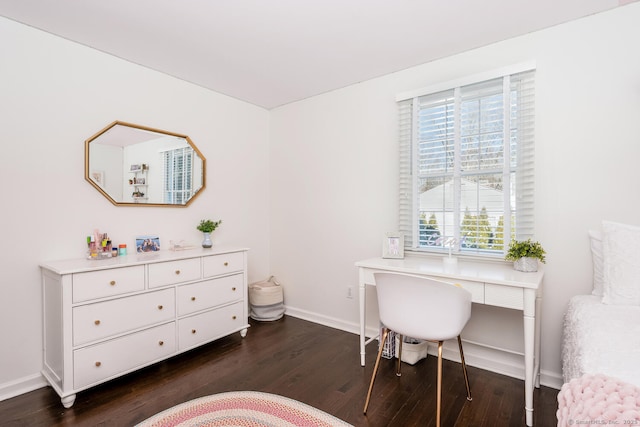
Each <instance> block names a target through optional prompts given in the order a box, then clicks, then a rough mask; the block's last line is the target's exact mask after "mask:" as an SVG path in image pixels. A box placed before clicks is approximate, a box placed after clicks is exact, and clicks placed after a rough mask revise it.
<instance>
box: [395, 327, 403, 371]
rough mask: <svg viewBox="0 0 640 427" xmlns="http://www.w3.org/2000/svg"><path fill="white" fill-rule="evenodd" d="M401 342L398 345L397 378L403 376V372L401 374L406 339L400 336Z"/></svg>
mask: <svg viewBox="0 0 640 427" xmlns="http://www.w3.org/2000/svg"><path fill="white" fill-rule="evenodd" d="M398 338H399V342H400V344H398V367H397V369H396V376H397V377H400V376H402V372H400V366H402V341H404V337H403V336H402V335H398Z"/></svg>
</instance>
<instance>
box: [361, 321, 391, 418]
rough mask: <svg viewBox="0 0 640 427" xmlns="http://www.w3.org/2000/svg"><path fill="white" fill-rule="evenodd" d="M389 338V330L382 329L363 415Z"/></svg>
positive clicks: (365, 412)
mask: <svg viewBox="0 0 640 427" xmlns="http://www.w3.org/2000/svg"><path fill="white" fill-rule="evenodd" d="M388 336H389V329H387V328H384V332H383V333H382V337H381V338H380V349H379V350H378V357H377V358H376V364H375V365H374V367H373V374H372V375H371V384H369V392H368V393H367V400H366V401H365V402H364V411H363V413H364V414H365V415H366V414H367V408H368V407H369V399H371V392H372V391H373V383H374V381H375V380H376V374H377V373H378V366H379V365H380V358H381V357H382V351H383V350H384V343H385V342H386V341H387V337H388Z"/></svg>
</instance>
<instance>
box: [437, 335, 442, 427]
mask: <svg viewBox="0 0 640 427" xmlns="http://www.w3.org/2000/svg"><path fill="white" fill-rule="evenodd" d="M436 393H437V395H436V426H437V427H440V408H441V406H442V341H438V382H437V388H436Z"/></svg>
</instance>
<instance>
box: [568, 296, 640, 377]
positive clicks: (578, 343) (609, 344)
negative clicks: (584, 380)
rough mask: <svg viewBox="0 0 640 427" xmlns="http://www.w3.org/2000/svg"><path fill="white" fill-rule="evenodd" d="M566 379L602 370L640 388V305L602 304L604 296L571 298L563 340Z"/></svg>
mask: <svg viewBox="0 0 640 427" xmlns="http://www.w3.org/2000/svg"><path fill="white" fill-rule="evenodd" d="M562 372H563V376H564V382H565V383H568V382H569V381H570V380H571V379H573V378H578V377H580V376H582V375H583V374H597V373H602V374H605V375H608V376H611V377H615V378H619V379H621V380H623V381H626V382H628V383H631V384H634V385H636V386H639V387H640V306H629V305H626V306H622V305H606V304H602V297H600V296H595V295H577V296H574V297H573V298H571V300H570V301H569V307H568V308H567V312H566V314H565V318H564V328H563V339H562Z"/></svg>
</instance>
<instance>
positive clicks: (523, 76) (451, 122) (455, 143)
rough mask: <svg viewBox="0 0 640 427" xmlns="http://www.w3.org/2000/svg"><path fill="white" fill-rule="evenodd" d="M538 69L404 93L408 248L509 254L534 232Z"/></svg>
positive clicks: (403, 210)
mask: <svg viewBox="0 0 640 427" xmlns="http://www.w3.org/2000/svg"><path fill="white" fill-rule="evenodd" d="M534 74H535V72H534V71H532V70H531V69H527V70H518V71H517V72H514V73H509V74H500V75H499V77H495V78H489V79H483V80H478V79H475V80H474V81H473V82H471V83H468V84H460V85H456V86H453V85H452V86H451V87H450V88H445V89H444V90H442V88H438V90H437V91H423V92H421V93H419V94H415V95H412V96H410V97H406V96H405V97H400V101H399V103H398V106H399V125H400V134H399V142H400V217H399V218H400V224H399V227H400V231H401V232H402V233H403V234H404V235H405V249H406V250H413V251H430V250H431V251H442V250H448V249H449V245H450V244H451V242H453V250H454V251H459V252H460V253H463V254H469V255H478V256H502V255H504V253H505V252H506V249H507V247H508V244H509V241H510V240H511V238H517V239H527V238H529V237H532V235H533V231H534V222H533V211H534V209H533V189H534V188H533V187H534V168H533V161H534V153H533V148H534V138H533V131H534Z"/></svg>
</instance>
